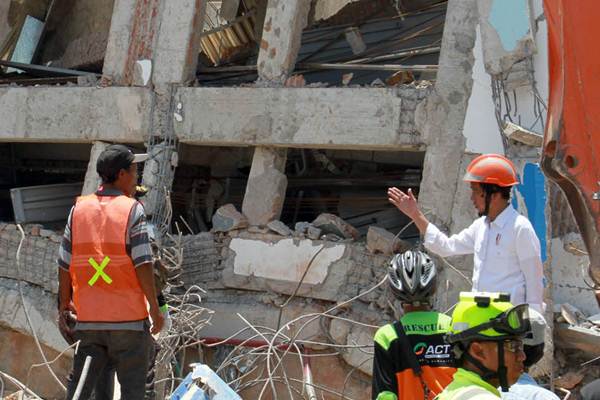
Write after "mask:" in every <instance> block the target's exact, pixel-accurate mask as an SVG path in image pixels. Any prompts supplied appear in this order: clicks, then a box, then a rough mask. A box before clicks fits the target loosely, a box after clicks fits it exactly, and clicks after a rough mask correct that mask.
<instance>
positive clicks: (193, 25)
mask: <svg viewBox="0 0 600 400" xmlns="http://www.w3.org/2000/svg"><path fill="white" fill-rule="evenodd" d="M207 3H208V2H207V1H206V0H177V1H165V2H164V5H163V10H162V15H161V18H160V28H159V31H158V40H157V43H156V50H155V56H154V71H153V76H152V80H153V81H154V82H155V83H160V84H163V83H184V82H189V81H192V80H194V79H195V73H196V65H197V63H198V52H199V48H200V33H202V26H203V24H204V16H205V14H206V4H207Z"/></svg>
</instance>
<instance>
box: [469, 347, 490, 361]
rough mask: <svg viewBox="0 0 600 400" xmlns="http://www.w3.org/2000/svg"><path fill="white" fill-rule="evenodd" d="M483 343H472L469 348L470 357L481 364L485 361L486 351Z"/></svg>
mask: <svg viewBox="0 0 600 400" xmlns="http://www.w3.org/2000/svg"><path fill="white" fill-rule="evenodd" d="M484 346H485V345H484V344H483V343H479V342H473V343H471V346H469V353H470V354H471V357H473V358H474V359H476V360H477V361H479V362H483V361H484V360H485V359H486V354H485V353H486V349H485V347H484Z"/></svg>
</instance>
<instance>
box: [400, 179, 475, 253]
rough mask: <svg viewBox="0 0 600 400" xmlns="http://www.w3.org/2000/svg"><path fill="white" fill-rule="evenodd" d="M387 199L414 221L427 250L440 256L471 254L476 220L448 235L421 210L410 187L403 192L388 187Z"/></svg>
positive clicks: (473, 245)
mask: <svg viewBox="0 0 600 400" xmlns="http://www.w3.org/2000/svg"><path fill="white" fill-rule="evenodd" d="M388 200H389V202H390V203H392V204H393V205H395V206H396V208H398V210H400V211H401V212H403V213H404V214H406V216H407V217H409V218H410V219H411V220H412V221H413V222H414V223H415V225H416V226H417V228H418V229H419V232H420V233H421V235H422V236H423V244H424V245H425V247H426V248H427V249H428V250H430V251H433V252H434V253H436V254H437V255H439V256H441V257H448V256H456V255H462V254H473V252H474V247H475V233H476V230H477V225H478V221H475V222H473V224H471V226H470V227H468V228H466V229H464V230H463V231H461V232H460V233H458V234H456V235H452V236H451V237H448V236H446V235H445V234H444V233H443V232H441V231H440V230H439V229H438V228H437V227H436V226H435V225H434V224H432V223H430V222H429V220H428V219H427V217H425V215H424V214H423V213H422V212H421V210H420V209H419V206H418V204H417V199H416V198H415V196H414V194H413V193H412V190H411V189H408V192H407V193H404V192H403V191H401V190H400V189H398V188H395V187H393V188H389V189H388Z"/></svg>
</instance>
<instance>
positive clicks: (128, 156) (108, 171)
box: [96, 144, 135, 183]
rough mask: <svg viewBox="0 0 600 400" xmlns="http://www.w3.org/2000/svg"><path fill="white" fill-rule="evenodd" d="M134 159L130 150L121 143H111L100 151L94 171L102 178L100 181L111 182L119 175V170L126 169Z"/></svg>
mask: <svg viewBox="0 0 600 400" xmlns="http://www.w3.org/2000/svg"><path fill="white" fill-rule="evenodd" d="M134 160H135V156H134V154H133V153H132V152H131V150H129V149H128V148H127V147H125V146H123V145H121V144H113V145H110V146H108V147H107V148H106V149H105V150H104V151H103V152H102V153H100V156H99V157H98V162H97V163H96V171H97V172H98V175H100V178H102V183H113V182H114V181H116V180H117V178H118V177H119V172H120V171H121V170H122V169H124V170H128V169H129V167H131V164H132V163H133V161H134Z"/></svg>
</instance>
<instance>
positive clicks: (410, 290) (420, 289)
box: [388, 250, 437, 305]
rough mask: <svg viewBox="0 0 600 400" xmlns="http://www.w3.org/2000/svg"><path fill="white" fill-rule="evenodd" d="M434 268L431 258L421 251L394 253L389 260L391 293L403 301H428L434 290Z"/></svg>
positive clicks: (419, 302)
mask: <svg viewBox="0 0 600 400" xmlns="http://www.w3.org/2000/svg"><path fill="white" fill-rule="evenodd" d="M436 275H437V274H436V269H435V264H434V263H433V260H432V259H431V258H430V257H429V256H428V255H427V254H426V253H423V252H422V251H418V250H408V251H406V252H404V253H402V254H396V255H394V257H393V258H392V261H391V262H390V267H389V270H388V282H389V283H390V287H391V288H392V293H394V295H395V296H396V298H397V299H398V300H400V301H401V302H403V303H410V304H414V305H419V304H423V303H428V304H429V303H430V297H431V296H432V295H433V293H434V292H435V283H436Z"/></svg>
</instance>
